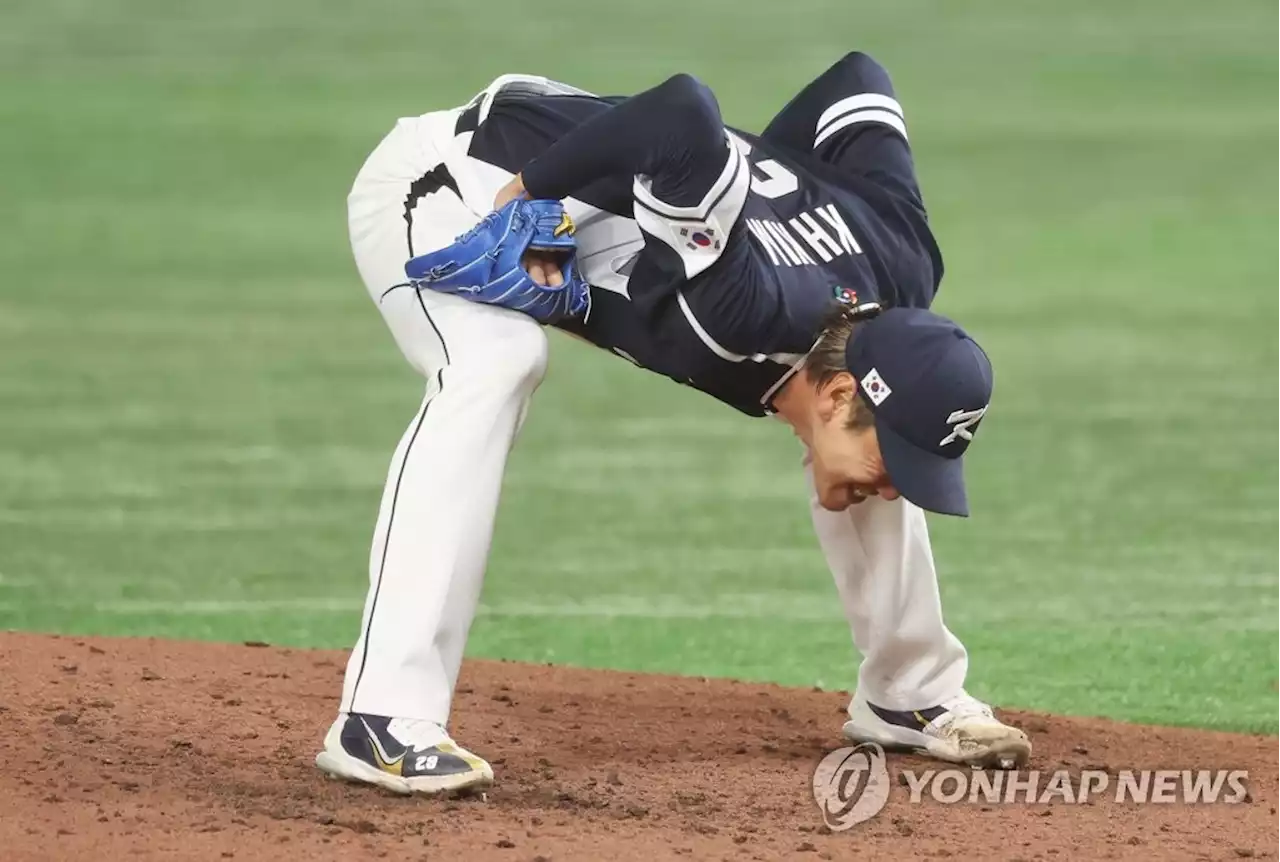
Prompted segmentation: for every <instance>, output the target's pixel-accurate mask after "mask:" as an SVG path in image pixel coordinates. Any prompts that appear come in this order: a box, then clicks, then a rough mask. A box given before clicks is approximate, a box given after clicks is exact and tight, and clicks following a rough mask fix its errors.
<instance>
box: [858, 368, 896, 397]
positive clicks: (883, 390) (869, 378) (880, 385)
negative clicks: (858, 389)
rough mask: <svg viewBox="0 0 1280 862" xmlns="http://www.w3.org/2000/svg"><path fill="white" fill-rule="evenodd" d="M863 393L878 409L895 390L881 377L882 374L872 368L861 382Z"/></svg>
mask: <svg viewBox="0 0 1280 862" xmlns="http://www.w3.org/2000/svg"><path fill="white" fill-rule="evenodd" d="M861 386H862V391H863V392H865V393H866V394H867V398H868V399H869V400H870V401H871V403H872V404H874V405H875V406H876V407H879V406H880V405H881V404H883V403H884V400H885V399H886V398H888V397H889V396H890V395H892V394H893V390H892V389H890V388H889V384H887V383H885V382H884V379H883V378H881V377H880V372H879V371H877V370H876V369H874V368H872V369H871V370H870V371H868V372H867V374H866V376H865V377H863V378H862V381H861Z"/></svg>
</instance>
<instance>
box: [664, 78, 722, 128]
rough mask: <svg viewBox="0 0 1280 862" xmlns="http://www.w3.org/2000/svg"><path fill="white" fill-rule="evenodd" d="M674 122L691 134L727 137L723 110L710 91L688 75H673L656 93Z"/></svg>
mask: <svg viewBox="0 0 1280 862" xmlns="http://www.w3.org/2000/svg"><path fill="white" fill-rule="evenodd" d="M654 93H655V95H656V96H657V98H658V99H659V100H660V101H661V102H662V105H663V107H664V109H665V111H666V112H667V113H668V116H669V118H670V119H671V120H672V121H678V122H679V124H680V125H681V126H682V127H683V128H684V129H685V130H686V131H687V132H689V133H692V134H695V135H696V134H698V133H706V132H711V133H714V134H715V135H717V136H720V135H723V134H724V124H723V121H722V120H721V119H720V106H719V104H717V103H716V97H715V94H713V93H712V92H711V88H710V87H708V86H707V85H706V84H704V83H702V82H701V81H699V80H698V79H697V78H695V77H694V76H693V75H690V74H688V73H687V72H681V73H679V74H678V75H672V76H671V77H670V78H668V79H667V80H665V81H663V82H662V84H660V85H659V86H658V87H657V88H656V89H655V91H654Z"/></svg>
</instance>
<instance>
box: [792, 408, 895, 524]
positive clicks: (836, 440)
mask: <svg viewBox="0 0 1280 862" xmlns="http://www.w3.org/2000/svg"><path fill="white" fill-rule="evenodd" d="M819 402H820V404H819V409H818V416H817V419H818V421H817V422H815V423H814V425H813V430H812V434H811V438H810V440H809V441H808V443H809V453H810V455H811V456H812V458H813V463H812V467H813V484H814V487H815V488H816V490H817V492H818V502H819V503H821V504H822V508H824V509H830V510H831V511H833V512H839V511H842V510H844V509H847V508H849V507H850V506H853V505H856V504H858V503H861V502H862V501H863V500H865V499H867V498H868V497H882V498H884V499H886V500H895V499H897V497H898V491H897V489H895V488H894V487H893V483H892V482H890V480H889V474H888V472H886V471H885V468H884V461H883V460H881V458H880V442H879V440H878V439H877V438H876V429H875V427H874V426H872V427H867V428H858V429H852V430H851V429H849V428H848V427H847V425H848V421H849V410H850V405H851V403H852V402H851V400H850V399H849V398H848V397H844V395H843V394H842V393H839V392H836V393H834V395H832V394H830V393H824V395H823V396H820V397H819Z"/></svg>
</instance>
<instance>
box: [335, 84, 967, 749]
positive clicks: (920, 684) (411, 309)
mask: <svg viewBox="0 0 1280 862" xmlns="http://www.w3.org/2000/svg"><path fill="white" fill-rule="evenodd" d="M459 113H460V109H459V110H453V111H441V112H436V113H432V114H427V115H424V116H422V117H412V118H406V119H402V120H400V121H399V123H398V124H397V125H396V127H395V128H394V129H393V130H392V131H391V133H390V134H389V135H388V136H387V137H386V138H385V139H384V140H383V141H382V143H381V144H380V145H379V146H378V147H377V149H375V150H374V152H373V153H372V154H371V155H370V156H369V158H368V160H367V161H366V162H365V164H364V167H363V168H362V169H361V170H360V173H359V175H358V176H357V178H356V180H355V184H354V185H353V187H352V189H351V194H350V197H349V199H348V205H349V218H350V232H351V245H352V250H353V252H354V254H355V260H356V265H357V267H358V269H359V271H360V275H361V277H362V278H363V280H364V283H365V286H366V288H368V291H369V294H370V296H371V297H372V298H373V301H374V303H375V304H376V305H377V306H378V309H379V310H380V311H381V312H382V315H383V317H384V318H385V320H386V322H387V326H388V327H389V328H390V329H391V333H392V335H393V336H394V337H395V340H396V343H397V344H398V345H399V346H400V349H401V351H402V352H403V353H404V355H405V358H406V359H408V361H409V363H410V364H411V365H412V366H413V367H414V368H415V369H416V370H417V371H418V372H419V373H420V374H421V375H422V376H423V378H424V379H425V381H426V391H425V396H424V398H423V401H422V404H421V406H420V407H419V408H418V411H417V413H416V414H415V415H414V417H413V419H412V420H411V421H410V423H409V426H408V428H407V429H406V430H405V433H404V436H403V437H402V438H401V440H400V443H399V445H398V446H397V447H396V451H395V454H394V456H393V457H392V459H391V466H390V469H389V471H388V474H387V484H386V488H385V490H384V491H383V495H382V504H381V508H380V510H379V513H378V520H377V524H376V527H375V529H374V538H373V545H372V549H371V552H370V556H369V593H368V597H367V599H366V601H365V607H364V614H363V619H362V623H361V632H360V637H359V640H358V641H357V642H356V645H355V648H354V649H353V650H352V652H351V656H350V659H349V661H348V664H347V671H346V678H345V682H344V685H343V694H342V705H341V710H342V711H344V712H364V713H371V714H375V715H386V716H394V717H401V718H416V719H427V720H430V721H434V722H436V723H438V724H441V725H445V724H446V723H447V721H448V717H449V708H450V702H451V700H452V697H453V690H454V686H455V684H456V682H457V678H458V672H459V669H460V667H461V663H462V655H463V649H464V647H465V645H466V639H467V634H468V631H469V630H470V627H471V622H472V620H473V618H474V616H475V612H476V606H477V603H478V601H479V597H480V590H481V586H482V584H483V580H484V571H485V563H486V559H487V557H488V553H489V545H490V540H491V538H492V535H493V523H494V516H495V513H496V511H497V507H498V495H499V491H500V488H501V484H502V474H503V470H504V468H505V465H506V460H507V454H508V452H509V451H510V449H511V445H512V443H513V441H514V439H515V436H516V434H517V432H518V431H519V429H520V426H521V423H522V422H523V421H524V417H525V413H526V410H527V408H528V404H529V399H530V397H531V396H532V395H533V392H534V390H535V389H537V387H538V385H539V383H541V381H542V377H543V374H544V373H545V370H546V361H547V340H546V335H545V333H544V332H543V330H542V328H541V327H540V326H539V325H538V324H537V323H535V322H534V321H533V320H532V319H531V318H529V317H526V316H524V315H522V314H519V313H517V312H512V311H507V310H505V309H500V308H494V307H492V306H485V305H479V304H475V303H470V302H468V301H466V300H462V299H458V298H455V297H450V296H444V295H440V294H435V293H432V292H430V291H423V292H421V293H419V292H418V291H416V290H414V289H413V288H411V287H409V286H407V285H405V279H404V264H405V261H406V260H408V259H409V258H410V257H411V256H413V255H415V254H422V253H424V252H426V251H430V250H432V249H436V248H441V247H443V246H445V245H448V244H450V243H452V242H453V240H454V238H455V237H456V236H457V235H458V234H460V233H462V232H464V231H465V230H467V229H468V228H470V227H471V226H473V225H474V224H475V223H476V222H477V221H479V219H480V218H481V217H482V216H483V215H484V214H485V213H486V212H487V211H488V210H489V208H490V204H491V202H492V200H493V195H494V193H495V192H496V191H497V189H498V188H499V187H500V186H501V185H502V184H503V183H504V182H505V181H506V180H507V179H509V178H510V174H508V173H506V172H504V171H501V170H499V169H497V168H494V167H493V166H491V165H487V164H484V163H482V162H478V161H475V160H472V159H470V158H468V157H467V156H466V153H465V148H466V143H467V141H468V140H469V137H468V136H465V135H464V136H463V137H461V138H455V137H454V134H453V132H454V123H455V121H456V118H457V116H458V114H459ZM442 166H443V168H444V170H441V168H442ZM455 189H456V190H455ZM812 509H813V522H814V527H815V529H816V531H817V535H818V540H819V542H820V543H821V545H822V548H823V551H824V553H825V555H826V558H827V562H828V564H829V565H830V567H831V571H832V573H833V575H834V576H835V581H836V586H837V589H838V591H839V594H840V598H841V601H842V603H843V605H844V610H845V614H846V616H847V618H848V620H849V624H850V626H851V628H852V630H853V635H854V643H855V645H856V646H857V648H858V650H859V651H860V652H861V653H862V655H863V659H864V660H863V662H862V665H861V668H860V671H859V679H858V685H859V688H860V691H861V693H862V694H863V695H864V696H866V697H867V699H869V700H871V701H872V702H873V703H876V704H877V705H880V706H884V707H887V708H891V709H914V708H922V707H926V706H932V705H934V704H937V703H939V702H941V701H942V700H945V699H946V698H948V697H951V696H953V695H955V694H957V693H959V691H960V690H961V688H962V686H963V684H964V677H965V672H966V668H967V657H966V654H965V651H964V648H963V647H962V646H961V645H960V642H959V641H958V640H957V639H956V638H955V637H954V636H953V635H952V634H951V632H950V631H948V630H947V628H946V626H945V625H944V623H943V620H942V610H941V603H940V599H939V595H938V584H937V575H936V573H935V570H934V565H933V557H932V553H931V551H930V547H929V537H928V532H927V530H926V527H925V519H924V515H923V513H922V512H921V511H920V510H919V509H918V508H916V507H915V506H912V505H911V504H909V503H906V502H905V501H897V502H886V501H883V500H877V499H871V500H868V501H866V502H865V503H863V504H861V505H859V506H855V507H853V508H851V509H849V510H848V511H846V512H840V513H832V512H827V511H825V510H823V509H821V508H820V507H819V506H818V504H817V502H816V499H815V500H814V501H813V503H812ZM728 540H729V538H728V537H726V541H728Z"/></svg>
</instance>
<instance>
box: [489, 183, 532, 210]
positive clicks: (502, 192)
mask: <svg viewBox="0 0 1280 862" xmlns="http://www.w3.org/2000/svg"><path fill="white" fill-rule="evenodd" d="M528 196H529V193H528V192H526V191H525V190H524V177H522V176H521V175H520V174H516V175H515V176H514V177H512V178H511V182H509V183H507V184H506V185H505V186H503V187H502V188H500V189H498V194H497V196H496V197H495V198H494V199H493V208H494V209H495V210H500V209H502V208H503V207H505V206H506V205H507V204H509V203H511V202H512V201H513V200H515V199H516V198H519V197H528Z"/></svg>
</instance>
